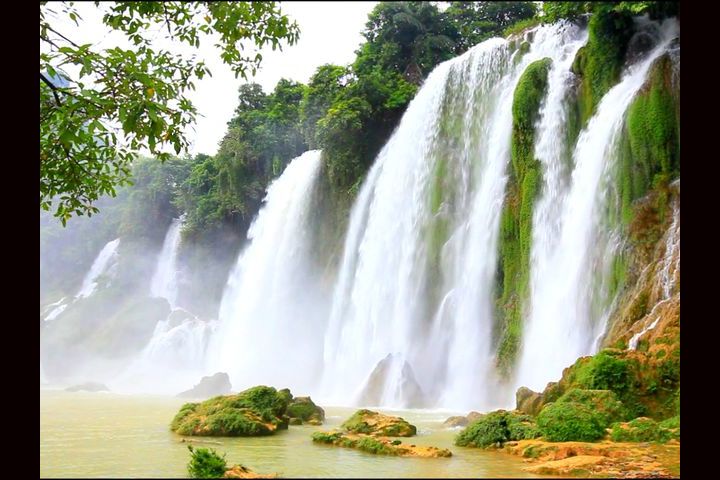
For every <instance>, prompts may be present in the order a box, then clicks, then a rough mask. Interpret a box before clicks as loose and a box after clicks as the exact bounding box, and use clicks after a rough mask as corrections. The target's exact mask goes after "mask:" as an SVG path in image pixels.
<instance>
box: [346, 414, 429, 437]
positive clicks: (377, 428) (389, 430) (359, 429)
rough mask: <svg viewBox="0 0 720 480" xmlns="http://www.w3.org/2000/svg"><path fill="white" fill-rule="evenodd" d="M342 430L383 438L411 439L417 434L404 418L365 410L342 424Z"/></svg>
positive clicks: (415, 429) (413, 426) (415, 428)
mask: <svg viewBox="0 0 720 480" xmlns="http://www.w3.org/2000/svg"><path fill="white" fill-rule="evenodd" d="M342 428H343V429H345V430H346V431H348V432H350V433H363V434H366V435H375V436H385V437H412V436H413V435H415V434H416V433H417V427H415V425H411V424H410V423H408V422H407V420H405V419H404V418H401V417H393V416H390V415H383V414H382V413H378V412H373V411H372V410H365V409H363V410H358V411H357V412H355V413H354V414H353V416H352V417H350V418H348V419H347V420H346V421H345V423H343V424H342Z"/></svg>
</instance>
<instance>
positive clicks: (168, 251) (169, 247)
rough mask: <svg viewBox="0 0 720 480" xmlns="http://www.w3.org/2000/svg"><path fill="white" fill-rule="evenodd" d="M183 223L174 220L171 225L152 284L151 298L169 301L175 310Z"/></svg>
mask: <svg viewBox="0 0 720 480" xmlns="http://www.w3.org/2000/svg"><path fill="white" fill-rule="evenodd" d="M182 223H183V218H182V217H180V218H176V219H174V220H173V221H172V223H171V224H170V228H169V229H168V232H167V234H166V235H165V241H164V242H163V246H162V250H161V251H160V257H159V258H158V264H157V268H156V269H155V274H154V275H153V277H152V281H151V282H150V296H152V297H163V298H165V299H167V301H168V302H169V303H170V307H171V308H174V307H175V306H176V304H177V285H178V282H177V277H178V268H177V254H178V249H179V248H180V229H181V228H182Z"/></svg>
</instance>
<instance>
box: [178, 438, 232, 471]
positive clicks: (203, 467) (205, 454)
mask: <svg viewBox="0 0 720 480" xmlns="http://www.w3.org/2000/svg"><path fill="white" fill-rule="evenodd" d="M188 450H190V462H188V466H187V469H188V473H189V474H190V477H191V478H220V477H222V476H223V475H224V474H225V471H226V470H227V462H226V461H225V455H223V456H222V457H221V456H220V455H218V453H217V452H216V451H215V450H214V449H212V448H209V449H208V448H198V449H194V448H193V447H192V445H188Z"/></svg>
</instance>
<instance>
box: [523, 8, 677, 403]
mask: <svg viewBox="0 0 720 480" xmlns="http://www.w3.org/2000/svg"><path fill="white" fill-rule="evenodd" d="M677 28H678V27H677V22H676V21H675V20H668V21H666V22H664V23H663V25H662V28H661V41H660V42H659V44H658V46H656V47H655V48H654V49H653V50H652V51H651V52H650V53H649V54H647V56H646V57H645V58H644V59H642V60H641V61H639V62H638V63H636V64H634V65H632V66H630V67H629V68H628V69H627V71H626V72H625V73H624V75H623V76H622V79H621V81H620V83H618V84H617V85H615V86H614V87H613V88H611V89H610V90H609V91H608V92H607V94H606V95H605V96H604V97H603V98H602V100H601V101H600V103H599V105H598V107H597V110H596V113H595V115H594V116H593V117H592V118H591V119H590V121H589V122H588V124H587V126H586V127H585V129H584V130H583V131H582V132H581V133H580V137H579V138H578V140H577V144H576V145H575V148H574V151H573V154H572V160H573V165H574V167H573V170H572V174H571V178H570V183H569V186H568V187H567V189H566V190H565V191H564V192H561V191H558V189H557V188H555V186H554V185H552V184H551V183H549V182H552V179H553V176H552V175H546V176H545V185H544V189H543V192H542V197H541V199H540V201H539V202H538V209H537V210H536V211H535V215H534V218H533V251H532V255H531V262H532V263H531V278H530V291H531V292H530V308H529V318H527V323H526V329H525V335H524V339H523V348H522V354H521V357H520V362H519V364H518V375H517V382H516V383H517V385H518V386H519V385H524V386H527V387H529V388H531V389H535V390H542V389H543V388H544V387H545V385H546V383H547V382H549V381H552V380H555V379H557V378H558V377H559V376H560V374H561V373H562V370H563V368H565V367H567V366H568V365H570V364H572V363H573V362H574V361H575V360H576V359H577V358H578V357H580V356H583V355H589V354H592V353H593V351H594V349H595V348H596V342H594V340H595V339H596V338H597V337H598V335H599V334H601V333H602V331H604V329H605V324H604V320H606V317H607V315H599V317H600V318H598V315H597V313H596V312H593V309H592V303H593V298H592V295H593V287H594V286H595V285H596V283H595V281H594V280H593V275H594V274H596V273H597V272H596V269H597V268H598V267H597V265H596V263H597V262H598V261H600V262H601V261H602V259H603V258H607V256H608V255H607V252H603V251H602V250H603V246H604V245H608V243H609V242H607V241H603V238H602V237H603V232H601V231H600V229H599V225H600V218H601V212H602V208H603V206H604V204H605V201H606V198H607V191H605V190H606V189H605V188H603V177H604V176H606V175H607V174H608V172H609V171H610V169H611V167H612V165H613V162H614V159H615V158H616V156H617V152H618V145H617V141H618V140H619V136H620V135H619V134H620V132H621V129H622V126H623V121H624V117H625V112H626V110H627V108H628V106H629V105H630V103H631V101H632V100H633V98H634V96H635V94H636V93H637V91H638V90H639V89H640V88H641V87H642V85H643V84H644V83H645V78H646V75H647V73H648V71H649V69H650V66H651V65H652V63H653V62H654V61H655V60H656V59H657V58H658V57H659V56H660V55H662V54H663V53H664V52H665V51H666V49H667V47H668V45H669V44H670V42H671V40H672V39H673V38H675V37H676V36H677V33H678V30H677ZM548 136H550V137H553V138H550V139H548V138H546V137H548ZM556 137H557V132H555V131H552V130H551V129H542V128H541V129H540V130H539V136H538V140H537V145H538V146H541V145H543V143H544V142H552V141H555V140H556ZM538 151H539V152H541V151H542V149H538ZM598 259H600V260H598ZM594 313H595V314H594Z"/></svg>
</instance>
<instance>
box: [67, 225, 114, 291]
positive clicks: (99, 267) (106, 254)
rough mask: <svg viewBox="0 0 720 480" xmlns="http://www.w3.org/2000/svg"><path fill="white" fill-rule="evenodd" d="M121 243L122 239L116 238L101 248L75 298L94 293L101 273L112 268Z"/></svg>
mask: <svg viewBox="0 0 720 480" xmlns="http://www.w3.org/2000/svg"><path fill="white" fill-rule="evenodd" d="M119 245H120V239H119V238H116V239H115V240H112V241H110V242H108V243H107V244H106V245H105V246H104V247H103V249H102V250H100V253H99V254H98V256H97V258H95V261H94V262H93V264H92V266H91V267H90V271H89V272H88V273H87V275H85V278H84V279H83V283H82V287H80V291H79V292H78V294H77V295H75V298H83V297H89V296H90V295H92V294H93V292H94V291H95V289H96V288H97V281H98V278H99V277H100V275H102V274H104V273H106V272H107V271H109V270H110V268H111V267H112V265H113V264H112V263H111V261H115V260H117V249H118V246H119Z"/></svg>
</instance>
